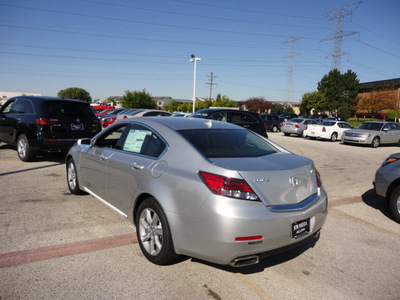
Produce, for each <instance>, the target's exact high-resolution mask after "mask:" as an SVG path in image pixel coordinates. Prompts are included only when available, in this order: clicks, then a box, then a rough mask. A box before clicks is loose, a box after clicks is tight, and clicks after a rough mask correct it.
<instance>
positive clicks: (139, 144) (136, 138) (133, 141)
mask: <svg viewBox="0 0 400 300" xmlns="http://www.w3.org/2000/svg"><path fill="white" fill-rule="evenodd" d="M165 147H166V146H165V144H164V142H163V141H162V140H161V139H160V138H159V137H158V136H157V135H156V134H154V133H153V132H152V131H151V130H149V129H148V128H146V127H143V126H140V125H132V127H131V129H130V130H129V132H128V135H127V137H126V139H125V142H124V145H123V146H122V150H124V151H128V152H133V153H137V154H143V155H147V156H151V157H158V156H160V154H161V153H162V152H163V151H164V149H165Z"/></svg>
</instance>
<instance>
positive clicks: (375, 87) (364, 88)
mask: <svg viewBox="0 0 400 300" xmlns="http://www.w3.org/2000/svg"><path fill="white" fill-rule="evenodd" d="M373 92H377V93H380V92H385V93H387V92H390V93H392V95H393V98H394V99H395V100H396V103H397V108H398V109H399V108H400V78H396V79H388V80H380V81H371V82H364V83H360V84H359V85H358V96H359V97H363V96H364V97H365V96H366V95H367V94H371V93H373Z"/></svg>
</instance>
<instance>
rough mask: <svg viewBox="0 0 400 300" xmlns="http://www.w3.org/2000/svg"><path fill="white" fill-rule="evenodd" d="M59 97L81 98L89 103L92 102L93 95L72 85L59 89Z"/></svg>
mask: <svg viewBox="0 0 400 300" xmlns="http://www.w3.org/2000/svg"><path fill="white" fill-rule="evenodd" d="M58 97H60V98H68V99H75V100H81V101H85V102H89V103H90V102H92V97H91V96H90V94H89V92H88V91H86V90H84V89H81V88H77V87H70V88H67V89H65V90H61V91H59V92H58Z"/></svg>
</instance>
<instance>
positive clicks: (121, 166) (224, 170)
mask: <svg viewBox="0 0 400 300" xmlns="http://www.w3.org/2000/svg"><path fill="white" fill-rule="evenodd" d="M66 170H67V181H68V187H69V190H70V191H71V193H72V194H80V193H83V192H86V193H89V194H91V195H92V196H94V197H95V198H97V199H99V200H100V201H102V202H104V203H105V204H106V205H108V206H109V207H111V208H112V209H114V210H115V211H116V212H118V213H120V214H121V215H123V216H125V217H127V218H128V219H129V220H130V221H131V222H133V223H134V224H135V226H136V233H137V238H138V242H139V245H140V248H141V250H142V252H143V254H144V255H145V257H146V258H147V259H148V260H149V261H151V262H153V263H155V264H159V265H165V264H171V263H173V262H175V261H176V259H177V258H178V257H179V255H185V256H190V257H195V258H198V259H201V260H205V261H209V262H212V263H216V264H222V265H226V264H230V265H232V266H237V267H238V266H246V265H251V264H256V263H258V262H259V259H260V258H261V257H264V256H266V255H267V254H268V253H271V251H272V250H276V251H281V250H283V249H286V248H288V247H292V246H297V245H298V244H300V243H303V242H304V241H305V240H307V239H308V238H311V237H316V238H318V237H319V232H320V230H321V227H322V225H323V224H324V223H325V220H326V216H327V194H326V192H325V190H324V188H323V186H322V184H321V179H320V176H319V173H318V172H317V170H316V168H315V167H314V164H313V161H311V160H310V159H308V158H304V157H301V156H298V155H295V154H293V153H291V152H289V151H287V150H285V149H284V148H282V147H280V146H279V145H277V144H275V143H273V142H271V141H269V140H267V139H266V138H264V137H262V136H260V135H258V134H256V133H254V132H252V131H250V130H247V129H245V128H242V127H239V126H237V125H234V124H230V123H225V122H219V121H214V120H207V119H187V118H164V117H145V118H133V119H124V120H122V121H120V122H116V123H114V124H113V125H111V126H110V127H108V128H107V129H105V130H103V131H102V132H101V133H99V134H98V135H96V136H95V137H94V138H92V139H82V140H79V141H78V143H77V144H76V145H75V146H73V147H72V148H71V149H70V151H69V153H68V154H67V157H66ZM316 240H317V239H316ZM314 241H315V239H314ZM273 252H275V251H273Z"/></svg>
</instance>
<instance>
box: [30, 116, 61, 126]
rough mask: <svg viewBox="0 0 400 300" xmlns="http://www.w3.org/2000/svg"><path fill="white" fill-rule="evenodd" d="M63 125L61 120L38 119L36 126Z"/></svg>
mask: <svg viewBox="0 0 400 300" xmlns="http://www.w3.org/2000/svg"><path fill="white" fill-rule="evenodd" d="M59 123H61V121H60V119H57V118H39V119H36V125H41V126H45V125H53V124H59Z"/></svg>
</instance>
